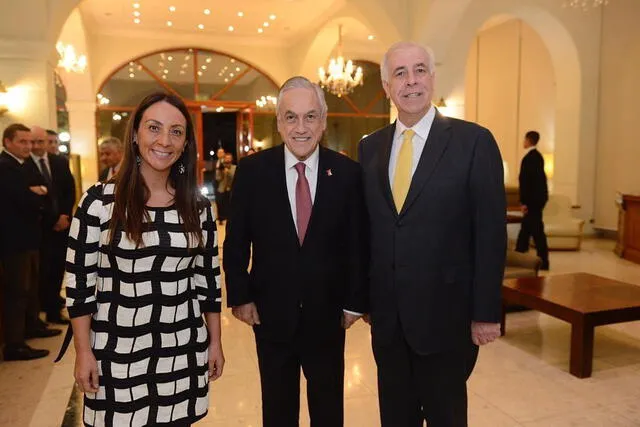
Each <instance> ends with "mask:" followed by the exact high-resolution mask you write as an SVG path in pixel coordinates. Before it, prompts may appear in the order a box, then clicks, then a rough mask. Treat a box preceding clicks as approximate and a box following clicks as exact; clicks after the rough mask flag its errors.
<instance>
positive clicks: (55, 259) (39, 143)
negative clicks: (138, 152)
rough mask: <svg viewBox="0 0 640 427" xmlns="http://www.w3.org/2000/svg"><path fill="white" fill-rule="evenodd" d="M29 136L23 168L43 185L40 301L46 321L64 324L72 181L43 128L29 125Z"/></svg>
mask: <svg viewBox="0 0 640 427" xmlns="http://www.w3.org/2000/svg"><path fill="white" fill-rule="evenodd" d="M31 136H32V138H33V146H32V148H31V156H30V158H28V159H27V160H26V161H25V169H26V170H27V173H30V174H31V175H32V176H34V177H36V178H39V179H40V180H41V182H42V183H43V184H44V185H45V186H46V187H47V205H46V209H45V215H44V218H43V221H42V244H41V245H40V302H41V307H42V310H43V311H44V312H45V313H46V316H47V317H46V320H47V322H49V323H57V324H67V323H69V321H68V320H67V319H65V318H64V317H62V315H61V314H60V310H61V308H62V306H63V304H64V301H62V299H61V297H60V287H61V286H62V279H63V276H64V263H65V256H66V250H67V240H68V237H69V234H68V233H69V226H70V225H71V213H72V210H73V206H74V204H75V182H74V179H73V176H72V175H71V171H70V170H69V164H68V163H67V161H66V159H64V158H62V157H60V156H58V155H54V154H49V153H48V151H47V146H48V140H47V132H46V130H45V129H43V128H41V127H38V126H33V127H32V128H31Z"/></svg>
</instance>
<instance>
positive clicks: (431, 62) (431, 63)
mask: <svg viewBox="0 0 640 427" xmlns="http://www.w3.org/2000/svg"><path fill="white" fill-rule="evenodd" d="M411 47H416V48H418V49H422V50H423V51H424V53H425V54H426V56H427V61H428V63H427V71H429V74H431V75H433V73H435V72H436V57H435V55H434V54H433V50H431V48H430V47H428V46H423V45H421V44H420V43H416V42H397V43H394V44H392V45H391V47H390V48H389V49H388V50H387V51H386V52H385V53H384V56H383V57H382V62H380V80H382V81H383V82H389V70H388V69H387V63H388V62H389V55H391V54H392V53H393V52H395V51H396V50H400V49H407V48H411Z"/></svg>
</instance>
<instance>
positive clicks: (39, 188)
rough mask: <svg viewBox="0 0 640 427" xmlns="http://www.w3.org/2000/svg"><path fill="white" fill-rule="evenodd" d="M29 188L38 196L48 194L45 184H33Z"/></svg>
mask: <svg viewBox="0 0 640 427" xmlns="http://www.w3.org/2000/svg"><path fill="white" fill-rule="evenodd" d="M29 190H31V191H32V192H34V193H36V194H37V195H38V196H46V195H47V187H45V186H44V185H33V186H31V187H29Z"/></svg>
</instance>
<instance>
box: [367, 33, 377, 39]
mask: <svg viewBox="0 0 640 427" xmlns="http://www.w3.org/2000/svg"><path fill="white" fill-rule="evenodd" d="M367 38H368V39H369V40H373V39H375V38H376V36H374V35H373V34H370V35H369V37H367Z"/></svg>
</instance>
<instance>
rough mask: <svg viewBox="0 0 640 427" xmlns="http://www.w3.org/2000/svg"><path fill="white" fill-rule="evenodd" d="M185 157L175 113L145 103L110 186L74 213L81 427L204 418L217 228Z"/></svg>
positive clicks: (214, 342) (216, 300)
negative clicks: (81, 406) (81, 402)
mask: <svg viewBox="0 0 640 427" xmlns="http://www.w3.org/2000/svg"><path fill="white" fill-rule="evenodd" d="M196 153H197V148H196V141H195V134H194V128H193V123H192V121H191V117H190V115H189V112H188V110H187V108H186V107H185V105H184V103H183V102H182V101H181V100H180V99H179V98H177V97H175V96H173V95H169V94H165V93H156V94H152V95H150V96H148V97H146V98H145V99H144V100H143V101H142V102H141V103H140V105H139V106H138V108H137V109H136V111H135V113H134V114H133V115H132V117H131V119H130V121H129V124H128V128H127V132H126V135H125V155H124V160H123V163H122V166H121V167H120V170H119V171H118V174H117V175H116V177H115V180H114V182H110V183H106V184H102V183H98V184H96V185H95V186H93V187H91V188H90V189H89V190H88V191H87V192H86V193H85V194H84V196H83V198H82V200H81V201H80V204H79V207H78V210H77V212H76V214H75V217H74V219H73V222H72V225H71V231H70V238H69V249H68V253H67V275H66V280H65V283H66V292H67V307H68V309H69V315H70V317H71V323H72V327H73V331H74V345H75V350H76V363H75V378H76V382H77V384H78V387H79V388H80V390H81V391H83V392H84V393H85V399H84V414H83V418H84V423H85V425H88V426H123V425H126V426H146V425H154V426H161V425H171V426H185V425H190V424H192V423H194V422H195V421H197V420H199V419H201V418H203V417H204V416H205V415H206V413H207V408H208V400H209V399H208V382H209V381H210V380H211V381H213V380H216V379H217V378H219V377H220V375H221V374H222V369H223V366H224V356H223V352H222V345H221V341H220V308H221V307H220V306H221V292H220V267H219V262H218V246H217V233H216V225H215V218H214V215H213V212H212V209H211V204H210V203H209V202H208V201H206V199H204V198H202V197H201V196H200V195H199V194H200V193H199V191H198V188H197V182H196V179H197V178H196V161H197V158H196ZM203 315H204V317H205V320H206V323H205V322H203V318H202V317H203Z"/></svg>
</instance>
